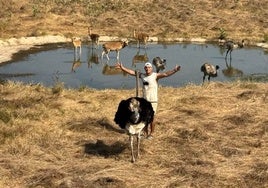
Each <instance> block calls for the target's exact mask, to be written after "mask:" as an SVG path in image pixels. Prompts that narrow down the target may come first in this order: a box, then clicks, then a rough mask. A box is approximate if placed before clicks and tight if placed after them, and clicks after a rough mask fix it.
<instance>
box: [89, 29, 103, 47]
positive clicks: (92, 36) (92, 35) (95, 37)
mask: <svg viewBox="0 0 268 188" xmlns="http://www.w3.org/2000/svg"><path fill="white" fill-rule="evenodd" d="M88 37H89V38H90V40H91V43H92V48H93V46H94V45H96V46H97V48H98V46H99V38H100V35H98V34H95V33H92V32H91V28H89V27H88Z"/></svg>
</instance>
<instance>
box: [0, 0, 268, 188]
mask: <svg viewBox="0 0 268 188" xmlns="http://www.w3.org/2000/svg"><path fill="white" fill-rule="evenodd" d="M0 7H1V11H0V37H1V38H10V37H22V36H23V37H24V36H39V35H47V34H63V35H65V36H86V35H87V28H88V26H91V27H92V28H93V31H94V33H98V34H100V35H117V36H124V37H130V36H132V32H133V29H134V28H135V29H137V30H140V31H143V32H147V33H149V34H150V36H158V37H159V38H163V39H164V38H176V37H183V38H193V37H203V38H207V39H215V38H218V37H219V36H226V37H227V38H231V39H235V40H238V41H240V40H241V39H242V38H244V39H247V40H248V41H247V42H251V41H266V42H267V41H268V31H267V28H268V25H267V24H268V22H267V19H265V18H267V15H268V12H267V11H268V3H267V2H266V1H262V0H256V1H250V0H236V1H227V0H216V1H215V0H204V1H202V2H200V1H193V0H187V1H186V0H181V1H175V0H174V1H169V3H166V1H154V0H145V1H137V0H126V1H118V0H100V1H95V0H93V1H86V0H79V1H78V0H53V1H49V0H40V1H39V0H20V1H14V0H11V1H10V0H0ZM129 23H131V24H129ZM133 95H135V90H134V89H133V90H112V89H109V90H101V91H99V90H94V89H89V88H81V89H79V90H67V89H64V88H63V87H62V85H61V84H60V83H58V84H56V85H55V86H54V87H53V88H45V87H43V86H42V85H23V84H20V83H13V82H8V83H1V84H0V174H1V176H0V187H49V188H50V187H59V188H73V187H94V188H95V187H116V188H118V187H170V188H171V187H245V188H248V187H268V161H267V157H268V141H267V140H268V133H267V132H268V117H267V114H268V105H267V101H268V91H267V83H254V82H235V83H218V82H214V83H213V82H212V83H210V84H209V85H206V86H203V87H202V86H197V85H188V86H186V87H182V88H170V87H160V89H159V95H160V96H161V98H160V103H159V108H158V109H159V110H158V113H157V118H156V135H155V138H154V139H153V140H143V141H142V148H141V150H142V151H141V154H142V156H141V159H140V160H138V161H137V163H135V164H132V163H131V162H130V150H129V145H128V136H127V135H126V134H124V133H123V131H122V130H120V129H119V127H118V126H117V125H115V124H114V122H113V118H114V114H115V111H116V109H117V105H118V104H119V102H120V101H121V100H122V99H123V98H128V97H130V96H133Z"/></svg>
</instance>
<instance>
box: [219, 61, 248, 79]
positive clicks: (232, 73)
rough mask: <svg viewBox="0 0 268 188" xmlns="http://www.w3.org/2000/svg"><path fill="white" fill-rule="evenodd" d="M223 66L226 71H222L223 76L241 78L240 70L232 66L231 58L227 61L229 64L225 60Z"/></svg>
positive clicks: (241, 72)
mask: <svg viewBox="0 0 268 188" xmlns="http://www.w3.org/2000/svg"><path fill="white" fill-rule="evenodd" d="M225 64H226V69H223V70H222V73H223V74H224V76H227V77H241V76H243V71H242V70H239V69H237V68H235V67H233V66H232V58H230V59H229V63H228V60H227V59H225Z"/></svg>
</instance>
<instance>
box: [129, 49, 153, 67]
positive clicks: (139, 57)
mask: <svg viewBox="0 0 268 188" xmlns="http://www.w3.org/2000/svg"><path fill="white" fill-rule="evenodd" d="M148 61H149V58H148V56H147V53H146V51H145V53H144V54H140V49H139V50H138V52H137V54H136V55H135V56H134V57H133V59H132V66H133V67H134V66H136V63H146V62H148Z"/></svg>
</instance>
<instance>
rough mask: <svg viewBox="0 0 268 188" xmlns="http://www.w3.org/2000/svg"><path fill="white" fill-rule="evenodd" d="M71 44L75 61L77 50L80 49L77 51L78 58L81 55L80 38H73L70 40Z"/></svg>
mask: <svg viewBox="0 0 268 188" xmlns="http://www.w3.org/2000/svg"><path fill="white" fill-rule="evenodd" d="M72 43H73V46H74V55H75V59H76V55H77V53H78V52H77V50H78V49H77V48H80V49H79V58H80V57H81V54H82V40H81V38H80V37H73V38H72Z"/></svg>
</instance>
